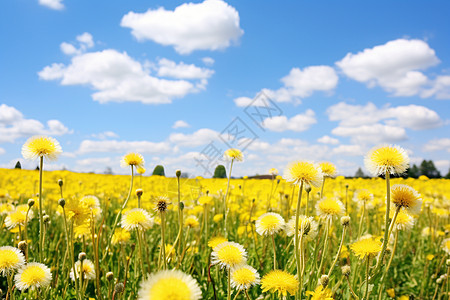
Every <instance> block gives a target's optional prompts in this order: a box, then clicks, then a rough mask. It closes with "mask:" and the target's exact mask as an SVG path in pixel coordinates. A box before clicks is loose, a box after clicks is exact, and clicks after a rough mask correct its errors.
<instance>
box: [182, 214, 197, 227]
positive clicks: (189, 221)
mask: <svg viewBox="0 0 450 300" xmlns="http://www.w3.org/2000/svg"><path fill="white" fill-rule="evenodd" d="M199 225H200V223H199V222H198V218H197V217H196V216H188V217H186V219H184V226H186V227H191V228H196V227H199Z"/></svg>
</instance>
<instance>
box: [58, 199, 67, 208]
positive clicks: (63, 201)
mask: <svg viewBox="0 0 450 300" xmlns="http://www.w3.org/2000/svg"><path fill="white" fill-rule="evenodd" d="M58 204H59V205H60V206H61V207H64V206H65V205H66V200H64V198H61V199H59V201H58Z"/></svg>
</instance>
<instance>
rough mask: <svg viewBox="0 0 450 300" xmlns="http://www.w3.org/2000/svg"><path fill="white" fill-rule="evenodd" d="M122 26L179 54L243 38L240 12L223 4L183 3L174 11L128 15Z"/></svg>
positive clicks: (208, 0) (215, 47)
mask: <svg viewBox="0 0 450 300" xmlns="http://www.w3.org/2000/svg"><path fill="white" fill-rule="evenodd" d="M121 26H123V27H127V28H130V29H131V33H132V34H133V36H134V37H136V39H137V40H139V41H145V40H151V41H154V42H156V43H158V44H161V45H165V46H173V47H174V48H175V50H176V51H177V52H178V53H181V54H189V53H191V52H192V51H194V50H218V49H224V48H227V47H229V46H230V45H231V44H232V43H233V42H236V41H237V40H238V39H239V38H240V36H241V35H242V34H243V30H242V29H241V28H240V25H239V13H238V12H237V10H236V9H235V8H234V7H232V6H230V5H229V4H227V3H225V2H224V1H222V0H205V1H204V2H202V3H184V4H182V5H180V6H178V7H176V8H175V9H174V10H166V9H164V8H163V7H160V8H158V9H149V10H147V11H146V12H145V13H136V12H129V13H127V14H126V15H124V16H123V18H122V21H121Z"/></svg>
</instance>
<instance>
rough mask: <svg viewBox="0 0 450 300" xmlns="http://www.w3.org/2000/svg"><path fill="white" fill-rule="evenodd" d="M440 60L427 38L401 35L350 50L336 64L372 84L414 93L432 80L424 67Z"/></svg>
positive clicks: (399, 93)
mask: <svg viewBox="0 0 450 300" xmlns="http://www.w3.org/2000/svg"><path fill="white" fill-rule="evenodd" d="M438 63H439V59H438V58H437V56H436V54H435V51H434V50H433V49H431V48H430V47H429V45H428V44H427V43H426V42H424V41H422V40H416V39H412V40H407V39H397V40H394V41H389V42H387V43H386V44H384V45H379V46H375V47H373V48H368V49H365V50H363V51H361V52H358V53H356V54H354V53H348V54H347V55H346V56H345V57H344V58H343V59H342V60H340V61H338V62H337V63H336V65H337V66H338V67H339V68H340V69H341V70H342V72H343V73H344V74H345V75H347V76H348V77H350V78H352V79H354V80H356V81H359V82H364V83H366V84H367V85H368V86H369V87H374V86H380V87H382V88H383V89H384V90H386V91H387V92H390V93H392V95H393V96H414V95H418V94H420V93H422V92H423V91H424V90H425V88H426V86H427V85H429V84H430V82H429V79H428V77H427V76H426V75H424V74H423V73H422V72H421V71H422V70H425V69H427V68H429V67H431V66H434V65H436V64H438ZM435 93H436V92H435ZM430 96H431V95H430Z"/></svg>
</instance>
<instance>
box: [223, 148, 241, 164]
mask: <svg viewBox="0 0 450 300" xmlns="http://www.w3.org/2000/svg"><path fill="white" fill-rule="evenodd" d="M224 156H225V158H227V159H231V160H236V161H243V160H244V155H243V154H242V152H241V150H239V149H235V148H230V149H228V150H226V151H225V154H224Z"/></svg>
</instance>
